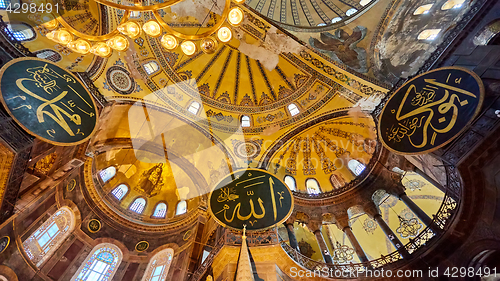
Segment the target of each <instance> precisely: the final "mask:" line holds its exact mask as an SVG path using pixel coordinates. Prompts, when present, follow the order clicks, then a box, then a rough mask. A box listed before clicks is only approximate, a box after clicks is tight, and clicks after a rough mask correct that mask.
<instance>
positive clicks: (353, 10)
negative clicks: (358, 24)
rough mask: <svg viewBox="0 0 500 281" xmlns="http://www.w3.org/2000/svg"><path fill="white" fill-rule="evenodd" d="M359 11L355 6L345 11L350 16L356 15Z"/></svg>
mask: <svg viewBox="0 0 500 281" xmlns="http://www.w3.org/2000/svg"><path fill="white" fill-rule="evenodd" d="M357 11H358V10H356V9H354V8H351V9H349V10H347V11H346V12H345V14H346V16H348V17H350V16H352V15H354V14H355V13H356V12H357Z"/></svg>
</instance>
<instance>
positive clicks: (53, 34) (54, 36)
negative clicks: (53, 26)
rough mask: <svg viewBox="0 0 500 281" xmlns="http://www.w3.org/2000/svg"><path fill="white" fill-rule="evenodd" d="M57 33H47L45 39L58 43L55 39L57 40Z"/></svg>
mask: <svg viewBox="0 0 500 281" xmlns="http://www.w3.org/2000/svg"><path fill="white" fill-rule="evenodd" d="M56 32H57V31H55V30H54V31H51V32H49V33H47V35H45V37H47V38H49V39H50V40H52V41H56V40H55V38H56Z"/></svg>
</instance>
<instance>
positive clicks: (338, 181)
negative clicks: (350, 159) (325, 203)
mask: <svg viewBox="0 0 500 281" xmlns="http://www.w3.org/2000/svg"><path fill="white" fill-rule="evenodd" d="M330 183H331V184H332V186H333V187H334V188H335V189H338V188H341V187H343V186H344V185H345V184H346V181H345V179H344V177H342V175H336V174H332V175H331V176H330Z"/></svg>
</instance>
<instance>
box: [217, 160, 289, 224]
mask: <svg viewBox="0 0 500 281" xmlns="http://www.w3.org/2000/svg"><path fill="white" fill-rule="evenodd" d="M208 202H209V204H208V205H209V206H208V207H209V210H210V213H211V214H212V215H213V216H214V218H215V220H216V221H217V222H218V223H219V224H221V225H222V226H224V227H228V228H232V229H236V230H242V229H243V226H244V225H246V229H247V230H264V229H267V228H270V227H273V226H275V225H277V224H280V223H283V222H284V221H285V220H286V219H287V218H288V217H289V216H290V214H291V213H292V210H293V195H292V192H291V191H290V189H289V188H288V187H287V186H286V185H285V183H284V182H283V181H281V180H280V179H279V178H277V177H275V176H274V175H272V174H270V173H268V172H267V171H265V170H259V169H244V170H238V171H236V172H234V173H232V174H230V175H228V176H226V177H225V178H224V179H222V180H221V181H220V182H219V183H218V184H217V186H216V187H215V189H214V190H213V191H212V193H210V198H209V199H208Z"/></svg>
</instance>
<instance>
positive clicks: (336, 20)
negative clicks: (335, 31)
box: [332, 17, 342, 23]
mask: <svg viewBox="0 0 500 281" xmlns="http://www.w3.org/2000/svg"><path fill="white" fill-rule="evenodd" d="M341 20H342V18H341V17H336V18H333V19H332V23H336V22H339V21H341Z"/></svg>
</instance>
